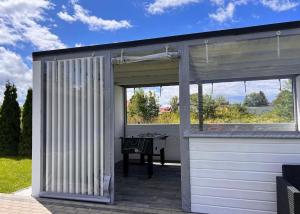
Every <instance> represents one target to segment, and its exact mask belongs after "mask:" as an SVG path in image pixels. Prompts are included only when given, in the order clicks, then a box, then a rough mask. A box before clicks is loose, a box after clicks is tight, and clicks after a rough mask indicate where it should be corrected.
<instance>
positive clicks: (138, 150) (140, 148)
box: [121, 137, 153, 178]
mask: <svg viewBox="0 0 300 214" xmlns="http://www.w3.org/2000/svg"><path fill="white" fill-rule="evenodd" d="M121 139H122V148H121V150H122V154H123V173H124V176H125V177H126V176H128V171H129V154H140V155H141V163H144V156H145V155H147V157H148V161H147V162H148V177H149V178H151V177H152V175H153V139H152V138H136V137H125V138H124V137H122V138H121Z"/></svg>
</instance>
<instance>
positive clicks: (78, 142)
mask: <svg viewBox="0 0 300 214" xmlns="http://www.w3.org/2000/svg"><path fill="white" fill-rule="evenodd" d="M80 65H81V60H80V59H76V64H75V71H76V72H75V75H76V116H75V118H76V119H75V120H76V132H75V138H76V156H75V166H76V167H75V172H76V177H75V180H76V182H75V192H76V193H77V194H80V193H81V81H80V80H81V76H80V73H81V69H80V68H81V66H80Z"/></svg>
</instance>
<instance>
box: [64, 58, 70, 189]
mask: <svg viewBox="0 0 300 214" xmlns="http://www.w3.org/2000/svg"><path fill="white" fill-rule="evenodd" d="M63 75H64V113H63V117H64V127H63V129H64V134H63V135H64V139H63V143H64V149H63V150H64V152H63V157H64V158H63V162H64V163H63V166H64V175H63V177H64V181H63V192H64V193H68V192H69V156H70V150H69V81H70V80H69V61H67V60H66V61H65V62H64V74H63Z"/></svg>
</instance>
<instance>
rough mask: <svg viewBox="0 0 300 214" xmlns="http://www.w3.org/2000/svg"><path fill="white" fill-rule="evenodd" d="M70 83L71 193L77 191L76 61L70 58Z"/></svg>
mask: <svg viewBox="0 0 300 214" xmlns="http://www.w3.org/2000/svg"><path fill="white" fill-rule="evenodd" d="M69 69H70V70H69V72H70V82H69V83H70V84H69V87H70V88H69V93H70V97H69V99H70V105H69V114H70V115H69V120H70V129H69V139H70V162H69V166H70V172H69V174H70V175H69V179H70V181H69V184H70V185H69V191H70V193H75V107H76V106H75V88H74V87H75V84H74V82H75V61H74V60H70V67H69Z"/></svg>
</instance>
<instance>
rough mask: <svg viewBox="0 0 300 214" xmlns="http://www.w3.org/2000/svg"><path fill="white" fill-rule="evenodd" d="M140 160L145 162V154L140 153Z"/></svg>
mask: <svg viewBox="0 0 300 214" xmlns="http://www.w3.org/2000/svg"><path fill="white" fill-rule="evenodd" d="M140 161H141V164H144V163H145V155H144V154H141V155H140Z"/></svg>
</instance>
